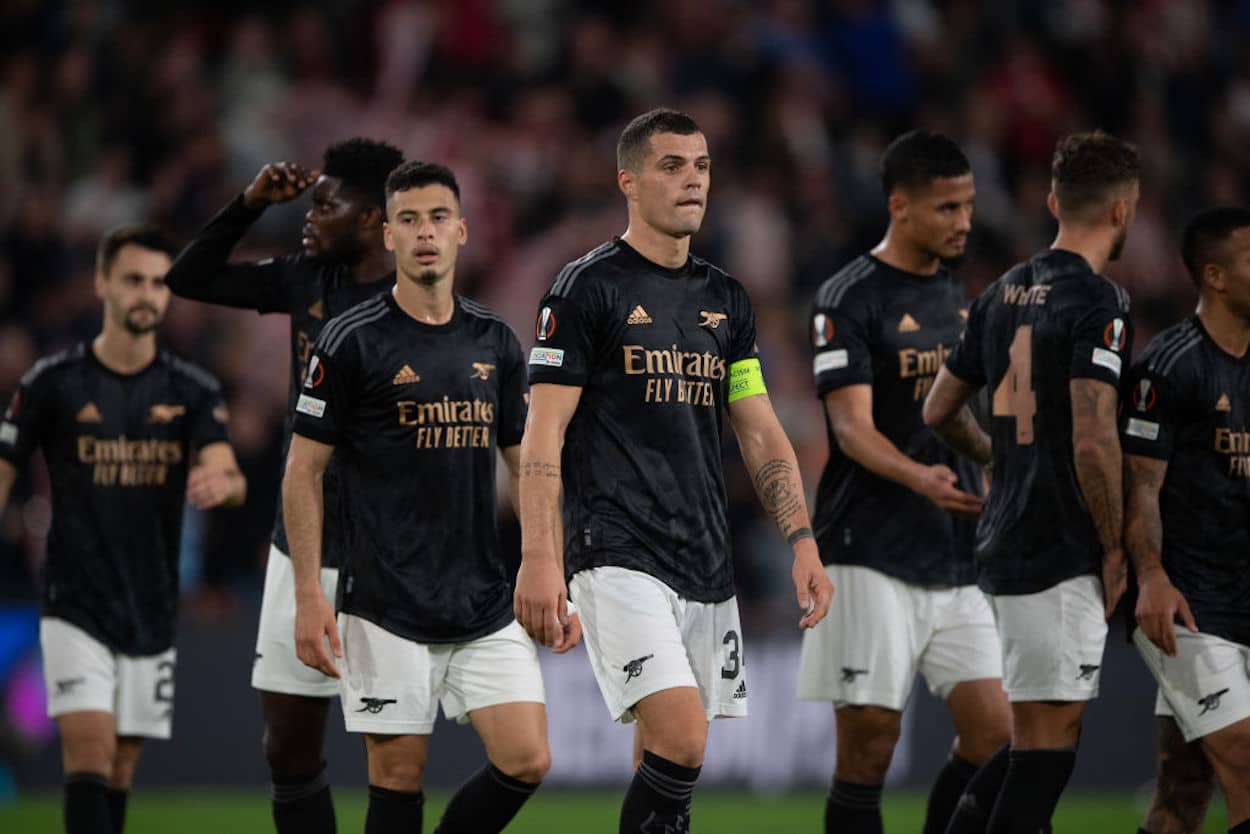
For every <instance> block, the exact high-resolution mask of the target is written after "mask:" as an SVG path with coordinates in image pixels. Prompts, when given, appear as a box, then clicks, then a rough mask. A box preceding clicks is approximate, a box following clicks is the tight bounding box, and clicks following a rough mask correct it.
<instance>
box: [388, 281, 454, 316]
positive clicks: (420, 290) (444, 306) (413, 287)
mask: <svg viewBox="0 0 1250 834" xmlns="http://www.w3.org/2000/svg"><path fill="white" fill-rule="evenodd" d="M453 286H454V283H453V281H452V276H451V274H450V273H449V274H447V275H445V276H443V277H442V278H440V279H439V280H438V281H436V282H435V283H433V284H423V283H421V282H419V281H414V280H412V279H411V278H408V277H406V276H405V277H402V278H400V280H398V281H396V282H395V289H393V290H392V291H391V294H392V295H393V296H394V298H395V303H396V304H398V305H399V309H401V310H403V311H404V312H405V313H407V314H408V315H409V316H411V317H412V318H414V319H416V320H417V321H419V322H421V323H422V324H446V323H447V322H449V321H451V317H452V316H453V315H454V314H455V312H456V299H455V296H454V295H453V293H452V287H453Z"/></svg>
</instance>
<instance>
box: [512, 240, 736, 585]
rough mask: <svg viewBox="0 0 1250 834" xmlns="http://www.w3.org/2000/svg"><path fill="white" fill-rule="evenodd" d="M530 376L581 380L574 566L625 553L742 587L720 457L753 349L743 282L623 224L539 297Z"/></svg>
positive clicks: (616, 559)
mask: <svg viewBox="0 0 1250 834" xmlns="http://www.w3.org/2000/svg"><path fill="white" fill-rule="evenodd" d="M535 337H536V340H537V341H536V343H535V345H534V347H533V349H532V350H531V352H530V356H529V378H530V383H531V384H538V383H553V384H556V385H572V386H578V387H580V388H581V389H582V393H581V400H580V402H579V404H578V407H577V411H576V412H575V413H574V415H573V418H572V420H571V421H570V423H569V426H568V429H567V431H566V434H565V441H564V453H563V459H562V465H561V470H562V478H563V487H564V504H563V514H564V532H565V570H566V572H567V573H568V574H569V575H570V576H571V575H572V574H574V573H576V572H578V571H581V570H586V569H589V568H595V567H601V566H607V565H615V566H619V567H624V568H629V569H631V570H637V571H641V572H644V573H647V574H649V575H651V576H654V577H655V578H657V579H659V580H660V581H662V582H664V583H665V584H667V585H668V586H669V587H671V588H672V589H673V590H675V591H676V592H677V593H678V594H680V595H681V596H683V597H685V598H687V599H691V600H696V601H699V602H719V601H722V600H725V599H728V598H729V597H730V596H732V595H733V593H734V590H733V566H732V559H731V553H730V546H729V521H728V518H727V512H728V502H727V498H726V495H725V479H724V472H723V465H722V461H721V440H722V436H721V435H722V424H723V417H724V415H725V409H726V406H727V404H728V398H729V379H728V371H729V368H730V366H731V365H732V364H733V363H735V362H737V361H739V360H744V359H750V358H752V357H755V356H756V347H755V314H754V312H753V310H752V309H751V302H750V299H749V298H748V297H747V293H746V290H744V289H743V288H742V285H741V284H739V283H738V282H737V281H735V280H734V279H733V278H731V277H730V276H729V275H727V274H726V273H725V272H723V271H722V270H720V269H718V268H717V267H715V266H713V265H712V264H710V263H708V262H707V261H704V260H702V259H700V258H697V257H694V256H690V257H689V258H688V259H687V261H686V264H685V265H684V266H682V267H680V268H678V269H668V268H666V267H663V266H660V265H659V264H656V263H653V262H652V261H649V260H647V259H646V258H644V257H643V256H642V255H640V254H639V253H638V252H637V251H635V250H634V249H633V248H631V247H630V246H629V244H627V243H626V242H625V241H623V240H621V239H619V238H616V239H613V240H611V241H609V242H607V243H605V244H603V245H602V246H600V247H598V248H596V249H594V250H592V251H591V252H590V253H588V254H587V255H585V256H584V257H582V258H580V259H578V260H576V261H573V262H572V263H570V264H569V265H568V266H566V267H565V268H564V269H563V270H562V271H561V272H560V274H559V276H558V277H557V278H556V281H555V283H554V284H553V285H552V287H551V290H550V291H549V292H548V293H547V295H546V296H545V297H544V298H543V300H542V303H541V304H540V309H539V313H538V319H537V324H536V330H535Z"/></svg>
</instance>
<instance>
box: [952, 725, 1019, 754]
mask: <svg viewBox="0 0 1250 834" xmlns="http://www.w3.org/2000/svg"><path fill="white" fill-rule="evenodd" d="M1010 743H1011V721H1010V720H1007V721H1003V722H1001V723H998V722H987V723H986V724H985V726H982V727H978V728H977V729H976V730H975V731H972V732H964V733H960V734H959V737H958V738H956V739H955V754H956V755H957V756H959V758H961V759H963V760H964V761H968V762H972V763H973V764H975V765H980V764H984V763H985V762H987V761H989V760H990V758H991V757H992V756H993V755H994V754H995V753H997V752H998V751H999V750H1001V749H1003V747H1004V746H1005V745H1007V744H1010Z"/></svg>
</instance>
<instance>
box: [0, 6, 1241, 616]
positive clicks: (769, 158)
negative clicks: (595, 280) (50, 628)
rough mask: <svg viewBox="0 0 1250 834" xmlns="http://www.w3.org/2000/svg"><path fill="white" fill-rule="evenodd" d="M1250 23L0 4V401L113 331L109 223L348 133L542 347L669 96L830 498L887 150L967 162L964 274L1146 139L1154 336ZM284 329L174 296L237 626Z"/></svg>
mask: <svg viewBox="0 0 1250 834" xmlns="http://www.w3.org/2000/svg"><path fill="white" fill-rule="evenodd" d="M1248 29H1250V2H1247V0H1227V1H1226V2H1199V0H1132V1H1130V0H945V1H943V0H637V2H632V3H618V2H611V0H386V1H385V2H353V1H352V0H329V2H321V3H318V4H309V5H302V4H298V3H294V2H274V3H266V4H260V5H254V4H250V3H244V2H238V0H225V1H224V2H216V3H213V4H193V3H189V2H178V0H166V2H161V3H155V2H151V0H133V2H126V0H63V1H62V2H51V1H50V0H7V2H5V3H4V4H3V6H2V7H0V400H2V401H5V402H7V400H8V398H9V396H10V395H11V394H12V392H13V390H14V389H15V387H16V384H17V381H18V379H19V378H20V376H21V374H22V373H23V372H24V371H25V370H26V369H27V368H28V367H29V366H30V365H31V364H32V362H33V361H34V359H35V358H36V356H38V355H41V354H44V353H48V352H51V351H55V350H58V349H60V348H62V347H64V346H66V345H67V344H68V343H70V342H71V341H73V340H75V339H78V338H84V337H87V336H90V335H92V334H93V333H94V332H95V331H96V329H97V328H98V320H99V313H98V309H97V305H96V301H95V298H94V296H93V293H92V288H91V274H92V255H93V251H94V244H95V241H96V239H97V237H98V235H99V234H100V232H101V231H102V230H104V229H106V228H108V227H110V226H112V225H115V224H117V223H120V222H124V221H130V220H138V219H150V220H157V221H159V222H161V223H164V224H166V225H167V226H168V227H169V228H170V229H172V230H173V231H174V232H175V233H176V234H177V235H179V236H180V237H181V238H182V239H184V240H185V239H186V238H188V237H189V236H191V235H193V234H194V233H195V232H196V230H197V229H198V228H200V227H201V226H202V225H203V224H204V223H205V222H206V221H207V220H208V218H209V217H210V216H211V215H212V214H213V213H214V212H215V211H217V210H218V209H219V208H220V207H221V206H223V205H224V204H225V203H226V202H228V201H229V200H230V199H231V198H232V197H233V196H234V195H235V194H237V193H238V192H239V191H240V190H241V189H242V188H243V187H244V186H245V185H246V184H247V183H248V182H249V181H250V179H251V178H252V176H254V174H255V173H256V171H257V170H258V169H259V168H260V167H261V166H262V165H263V164H264V163H266V162H269V161H274V160H289V161H295V162H299V163H301V164H303V165H306V166H309V167H316V166H317V165H318V164H319V161H320V157H321V150H322V149H323V147H324V146H325V145H326V144H328V143H330V142H332V141H335V140H338V139H342V138H346V137H348V136H352V135H365V136H370V137H375V138H380V139H386V140H387V141H390V142H392V143H394V144H396V145H398V146H400V147H401V148H403V150H404V151H405V153H406V154H407V155H408V157H409V158H419V159H428V160H435V161H439V162H443V163H446V164H448V165H450V166H451V167H452V168H453V169H454V170H455V171H456V173H457V175H458V177H459V179H460V182H461V187H462V190H463V209H464V213H465V215H466V217H467V218H468V225H469V242H468V244H467V246H466V247H465V249H464V250H463V253H462V256H461V262H460V263H461V267H460V270H459V273H458V283H459V287H460V289H461V290H462V291H463V292H465V293H467V294H469V295H471V296H473V297H475V298H476V299H478V300H480V301H483V302H485V303H487V304H490V305H492V306H494V307H495V308H496V309H498V310H499V311H500V312H501V313H502V314H503V315H504V316H505V317H506V318H507V319H508V320H509V321H510V322H512V323H513V325H514V327H515V328H516V330H517V332H518V333H519V335H520V337H521V340H522V342H523V343H524V344H526V345H528V344H529V342H530V341H532V335H531V334H532V316H533V313H534V310H535V304H536V301H537V300H538V298H539V297H540V296H541V294H542V292H543V291H544V289H545V288H546V286H547V285H548V284H549V282H550V281H551V279H552V277H553V276H554V275H555V273H556V272H557V271H558V269H559V267H560V266H561V265H562V264H564V263H565V262H566V261H568V260H569V259H571V258H573V257H576V256H578V255H580V254H582V253H583V252H585V251H586V250H588V249H590V248H592V247H593V246H595V245H596V244H597V243H599V242H601V241H602V240H604V239H605V238H607V237H608V236H610V235H612V234H615V233H619V232H621V231H622V230H623V228H624V219H625V213H624V207H623V204H622V199H621V197H620V195H619V194H618V192H617V190H616V187H615V158H614V148H615V142H616V138H617V135H618V133H619V130H620V128H621V127H622V126H623V124H624V123H625V122H626V121H627V120H628V119H629V118H630V117H631V116H633V115H635V114H637V113H639V112H641V111H643V110H647V109H650V108H652V107H654V106H657V105H661V104H666V105H671V106H675V107H678V108H680V109H684V110H686V111H688V112H690V113H691V114H692V115H694V117H695V118H696V119H697V120H698V121H699V123H700V124H701V125H702V127H703V129H704V131H705V133H706V134H707V137H708V141H709V144H710V147H711V150H712V158H713V167H712V190H711V195H710V203H709V210H708V215H707V217H708V219H707V222H706V223H705V226H704V229H703V231H702V232H701V233H700V234H699V235H698V236H696V238H695V241H694V246H693V249H694V251H695V252H696V253H698V254H700V255H701V256H704V257H707V258H709V259H711V260H712V261H714V262H716V263H718V264H721V265H722V266H725V267H726V268H727V269H729V271H730V272H731V273H732V274H734V275H735V276H736V277H737V278H738V279H739V280H741V281H742V282H743V283H744V284H745V285H746V287H747V288H748V290H749V291H750V292H751V294H752V297H753V299H754V302H755V305H756V309H757V314H758V320H759V336H760V340H759V341H760V348H761V351H762V353H763V356H764V367H765V374H766V376H767V379H768V384H769V388H770V392H771V394H772V396H773V400H774V402H775V404H776V406H777V408H778V411H779V412H780V414H781V416H782V420H783V422H784V423H785V425H786V427H787V428H788V430H789V432H790V434H791V437H792V439H793V441H794V443H795V446H796V448H797V450H798V452H799V456H800V460H801V461H802V463H803V467H804V474H805V482H806V483H807V484H808V487H809V489H812V488H814V486H815V482H816V478H817V475H818V473H819V470H820V466H821V464H822V463H823V458H824V455H825V451H826V440H825V433H824V427H823V423H822V422H821V417H820V410H819V405H818V402H817V400H816V397H815V395H814V391H813V388H812V384H811V380H810V362H809V361H808V359H807V356H808V354H807V350H808V348H807V342H806V339H805V331H806V323H805V317H806V313H807V307H808V304H809V303H810V298H811V295H812V293H813V292H814V290H815V288H816V287H817V286H818V285H819V284H820V282H821V281H823V280H824V279H825V278H826V277H828V276H829V275H830V274H831V273H832V272H833V271H835V270H836V269H837V268H838V267H839V266H841V264H842V263H844V262H845V261H847V260H849V259H850V258H851V257H853V256H854V255H855V254H857V253H858V252H859V251H861V250H863V249H865V248H868V247H870V246H872V245H873V244H874V243H875V242H876V241H877V240H878V239H879V237H880V235H881V232H882V230H883V229H884V226H885V222H886V216H885V212H884V200H883V197H882V194H881V189H880V185H879V182H878V180H877V173H876V162H877V158H878V156H879V154H880V152H881V151H882V149H883V148H884V146H885V145H886V143H887V142H888V141H889V139H890V138H891V137H892V136H893V135H895V134H897V133H898V132H901V131H903V130H905V129H908V128H910V127H913V126H924V127H928V128H930V129H933V130H940V131H943V132H945V133H948V134H949V135H951V136H952V137H954V138H955V139H956V140H957V141H959V142H960V143H961V145H962V146H963V147H964V149H965V151H966V152H967V154H968V156H969V158H970V159H971V161H972V165H973V169H974V173H975V176H976V185H977V212H976V217H975V219H974V223H975V229H974V232H973V236H972V239H971V244H970V254H969V256H968V257H967V259H966V261H965V262H964V264H963V265H962V266H961V268H960V271H961V273H962V275H963V276H964V279H965V281H966V283H967V284H968V287H969V290H970V291H971V292H976V291H979V290H980V289H981V288H982V287H984V286H985V284H986V283H988V282H989V281H991V280H993V278H994V277H996V276H997V275H998V274H999V273H1000V272H1001V271H1002V270H1003V269H1005V268H1006V267H1007V266H1009V265H1010V264H1011V263H1012V262H1014V261H1016V260H1019V259H1022V258H1025V257H1027V256H1028V255H1029V254H1031V253H1032V252H1033V251H1035V250H1037V249H1039V248H1042V247H1044V246H1046V245H1047V244H1048V243H1049V241H1050V239H1051V235H1052V234H1053V228H1054V227H1053V223H1052V221H1051V219H1050V218H1049V216H1048V214H1047V211H1046V208H1045V196H1046V193H1047V190H1048V185H1049V179H1048V177H1049V175H1048V170H1049V160H1050V154H1051V150H1052V148H1053V146H1054V142H1055V140H1056V138H1057V137H1059V136H1060V135H1062V134H1064V133H1066V132H1068V131H1072V130H1084V129H1090V128H1094V127H1101V128H1104V129H1106V130H1109V131H1111V132H1114V133H1116V134H1118V135H1121V136H1124V137H1126V138H1128V139H1130V140H1132V141H1134V142H1136V143H1137V144H1138V147H1139V148H1140V150H1141V153H1142V155H1143V159H1144V164H1145V175H1144V178H1143V183H1142V201H1141V206H1140V210H1139V215H1138V219H1137V223H1136V225H1135V227H1134V228H1133V229H1132V232H1131V234H1130V238H1129V244H1128V247H1127V249H1126V251H1125V254H1124V257H1123V258H1122V259H1121V261H1119V262H1118V263H1116V264H1114V265H1113V268H1112V270H1111V273H1112V275H1113V276H1114V277H1115V278H1116V279H1117V280H1119V281H1121V282H1122V283H1123V284H1125V285H1126V286H1127V287H1128V288H1129V290H1130V291H1131V293H1132V295H1133V300H1134V315H1135V317H1136V318H1137V320H1138V321H1137V324H1138V332H1139V343H1138V346H1137V347H1138V348H1139V349H1140V348H1141V347H1142V346H1144V344H1145V340H1147V339H1149V337H1150V336H1151V335H1152V334H1153V333H1155V332H1157V331H1158V330H1159V329H1161V328H1162V327H1164V326H1166V325H1168V324H1170V323H1171V322H1173V321H1175V320H1177V319H1178V318H1180V317H1182V316H1184V315H1185V314H1187V312H1188V311H1189V310H1190V309H1191V308H1192V304H1193V299H1194V297H1195V295H1194V293H1193V291H1192V288H1191V287H1190V285H1189V282H1188V279H1187V278H1186V276H1185V274H1184V272H1183V269H1182V267H1181V264H1180V260H1179V257H1178V255H1177V252H1176V248H1177V233H1178V229H1179V227H1180V225H1181V224H1183V222H1184V220H1185V219H1186V217H1187V216H1188V215H1189V214H1190V213H1192V212H1193V211H1195V210H1197V209H1198V208H1200V207H1203V206H1206V205H1210V204H1215V203H1221V204H1242V203H1244V197H1245V194H1246V187H1247V184H1248V183H1250V47H1248V46H1247V44H1248V43H1250V40H1248V39H1247V38H1246V34H1247V30H1248ZM306 207H307V205H306V200H303V201H296V202H295V203H293V204H290V205H289V206H284V207H281V208H279V209H271V210H270V211H269V212H268V213H267V214H266V215H265V216H264V217H263V218H262V220H261V221H260V222H259V223H258V224H257V225H256V227H255V228H254V230H253V234H251V235H250V237H249V238H248V240H247V241H246V244H245V245H244V246H243V247H241V248H240V250H239V251H238V252H237V253H236V254H237V256H238V257H241V258H256V257H264V256H267V255H271V254H275V253H279V252H283V251H288V250H290V249H292V248H293V247H295V246H296V245H297V244H298V228H299V223H300V218H301V216H302V213H303V211H304V210H305V209H306ZM286 328H287V322H286V319H285V318H283V317H274V316H270V317H261V316H257V315H255V314H253V313H242V312H235V311H227V310H222V309H219V308H214V307H210V306H206V305H200V304H196V303H192V302H175V304H174V306H172V307H171V311H170V315H169V318H168V321H167V324H166V327H165V329H164V336H165V338H166V339H167V341H168V342H169V344H171V345H172V346H173V347H174V348H175V349H176V350H178V351H181V352H183V353H185V354H187V355H190V356H191V357H193V358H195V359H196V360H198V361H200V362H202V363H203V364H205V365H207V366H208V367H209V368H211V369H212V370H213V371H214V372H215V373H216V374H217V375H218V376H219V378H220V379H221V380H222V382H223V383H224V385H225V386H226V388H227V390H228V395H229V400H230V407H231V414H232V426H231V434H232V440H233V442H234V444H235V446H236V449H237V452H238V454H239V457H240V460H241V462H242V463H243V465H244V467H245V468H246V470H247V474H248V475H249V477H250V482H251V490H250V500H249V505H248V507H247V508H246V509H244V510H242V511H233V512H232V511H221V512H220V513H218V514H211V515H209V516H206V517H203V518H200V517H193V518H191V519H190V523H189V526H188V535H187V539H188V543H189V553H191V554H192V555H193V556H194V557H195V558H194V559H193V560H192V561H191V562H190V563H189V566H188V568H187V571H186V573H187V587H188V589H189V590H190V591H191V592H192V593H194V594H195V596H196V599H197V600H198V601H199V602H200V606H199V608H200V609H201V610H202V612H208V613H215V614H217V615H229V612H230V610H231V606H230V601H231V600H232V599H234V598H235V595H237V594H255V593H257V590H258V589H259V585H260V573H259V571H260V569H261V560H262V559H263V557H264V553H265V541H266V538H267V534H268V529H269V524H270V520H271V515H272V509H273V505H274V502H275V501H276V498H277V480H278V474H279V466H280V460H279V446H278V444H279V437H280V430H281V422H282V417H283V414H282V410H283V407H284V405H285V397H286V385H287V379H286V375H287V373H288V371H287V368H288V367H289V363H288V361H287V357H286V352H287V350H288V348H287V344H288V343H287V336H286ZM729 457H730V458H731V459H732V458H735V457H736V456H735V455H733V454H732V453H731V454H730V455H729ZM727 472H728V473H729V483H730V490H731V496H732V502H733V504H734V512H733V513H732V515H731V517H732V518H733V519H734V522H733V523H734V525H735V529H734V542H735V553H736V560H737V567H738V574H739V587H740V589H741V597H740V598H741V600H742V602H743V608H744V617H746V618H749V619H753V620H754V621H755V622H756V623H758V624H759V627H761V628H768V627H776V628H779V629H781V628H784V629H786V630H787V631H788V630H790V629H792V626H793V620H794V617H793V616H792V612H791V608H792V607H793V602H791V601H790V600H789V596H790V594H791V593H792V591H789V590H787V589H788V561H787V559H786V548H785V545H784V543H783V542H781V541H780V539H779V537H778V536H777V534H776V532H775V531H774V530H773V529H771V524H770V523H769V522H768V521H766V520H765V519H763V517H762V516H761V514H760V513H759V512H758V510H757V508H756V504H755V500H754V497H753V495H752V494H751V487H750V484H749V482H748V481H747V479H746V477H745V473H744V472H743V471H742V467H741V465H740V464H738V463H737V462H736V460H731V462H730V463H729V465H728V467H727ZM46 493H47V483H46V476H45V475H44V474H42V472H41V470H40V469H39V468H38V467H34V468H32V470H31V473H30V475H29V476H27V477H26V478H25V479H24V481H23V483H22V485H21V487H20V488H19V490H18V491H17V492H16V493H15V496H14V500H13V501H12V502H11V506H10V508H9V510H8V512H7V513H6V514H5V515H4V516H3V518H2V519H0V597H7V598H9V599H15V598H16V599H32V598H34V596H35V591H34V588H35V584H34V583H35V579H34V577H35V576H36V575H37V563H38V559H39V555H40V552H41V550H42V543H43V537H44V536H45V534H46V531H47V523H48V517H47V515H48V513H47V501H46V498H45V497H44V496H46ZM505 506H506V504H505ZM509 523H510V522H509ZM514 532H515V531H514ZM510 540H511V541H513V542H514V543H515V536H511V537H510Z"/></svg>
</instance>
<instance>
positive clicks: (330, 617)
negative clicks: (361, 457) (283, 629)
mask: <svg viewBox="0 0 1250 834" xmlns="http://www.w3.org/2000/svg"><path fill="white" fill-rule="evenodd" d="M333 453H334V447H333V446H330V445H328V444H326V443H319V442H317V441H316V440H313V439H311V438H308V437H304V436H302V435H299V434H295V435H292V436H291V451H290V452H289V453H288V455H287V459H286V473H285V474H284V475H283V477H282V512H283V513H284V515H285V517H286V534H287V541H288V542H289V543H290V545H291V569H292V571H293V572H294V574H295V653H296V654H297V655H298V656H299V659H300V662H302V663H303V664H305V665H306V666H311V667H312V668H314V669H317V670H319V671H321V672H322V673H323V674H325V675H328V676H329V677H332V678H337V677H338V676H339V670H338V667H336V666H335V664H334V658H332V657H330V655H329V653H328V652H327V651H326V647H325V640H326V638H327V637H328V638H329V639H330V648H331V650H332V651H333V652H334V657H342V656H343V647H342V646H341V645H340V643H339V630H338V626H337V625H336V623H335V621H334V609H333V608H331V607H330V603H329V602H328V601H327V600H326V598H325V595H324V594H323V593H322V591H321V533H322V524H323V521H324V517H325V504H324V499H323V497H322V492H321V489H322V480H323V478H324V477H325V470H326V466H327V465H328V464H329V463H330V456H331V455H332V454H333Z"/></svg>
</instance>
